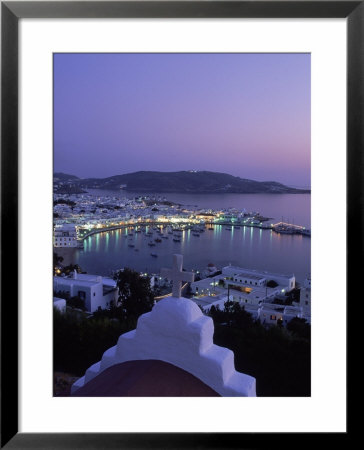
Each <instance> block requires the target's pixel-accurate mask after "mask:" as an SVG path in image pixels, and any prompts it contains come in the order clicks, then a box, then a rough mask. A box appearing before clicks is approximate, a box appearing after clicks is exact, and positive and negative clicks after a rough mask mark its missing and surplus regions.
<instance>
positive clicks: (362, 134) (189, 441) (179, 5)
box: [1, 0, 364, 449]
mask: <svg viewBox="0 0 364 450" xmlns="http://www.w3.org/2000/svg"><path fill="white" fill-rule="evenodd" d="M111 17H112V18H162V17H163V18H196V17H197V18H236V17H241V18H346V19H347V77H348V78H347V180H348V182H347V217H346V220H347V222H346V225H347V242H346V243H347V266H346V267H347V299H349V298H351V297H353V295H355V294H354V287H355V280H357V279H362V277H361V275H362V272H363V271H362V265H360V264H357V263H356V260H357V259H356V257H355V255H357V254H358V251H359V256H361V255H363V231H362V230H363V211H364V208H363V202H364V200H363V199H364V186H363V177H362V172H363V169H364V166H363V155H364V152H363V149H364V1H330V0H328V1H239V0H237V1H159V2H158V1H111V2H108V1H72V2H69V1H57V2H47V1H38V2H33V1H26V2H24V1H2V2H1V92H2V95H1V280H2V283H1V448H9V449H10V448H11V449H20V448H22V449H23V448H29V449H31V448H32V449H35V448H36V449H43V448H44V449H51V448H52V449H66V448H67V449H71V448H75V449H76V448H77V449H94V448H103V449H106V448H133V449H134V448H168V447H170V448H181V449H182V448H222V449H223V448H249V447H252V448H257V447H262V446H263V444H264V443H265V445H271V444H272V443H279V445H280V446H282V444H283V442H282V440H281V438H282V437H281V436H280V435H279V433H276V434H268V433H262V434H257V433H168V430H166V433H137V434H130V433H57V434H55V433H35V434H33V433H19V432H18V412H19V411H18V400H19V397H18V368H19V366H18V332H19V327H18V323H17V317H18V303H17V295H18V289H17V286H18V281H19V280H18V273H17V270H16V269H17V267H18V251H19V245H18V195H19V194H18V183H19V181H20V180H19V179H18V77H19V73H18V22H19V19H21V18H111ZM358 295H359V294H358ZM348 303H349V302H348V301H347V304H348ZM347 312H348V313H349V309H347ZM348 342H349V341H348ZM347 348H348V349H349V348H350V345H347ZM333 395H334V393H333ZM349 417H350V415H349V412H348V416H347V420H348V419H349ZM349 431H350V425H349V420H348V427H347V432H346V433H337V435H336V436H335V440H336V442H338V443H339V442H340V441H341V440H342V439H343V438H345V439H346V438H347V437H348V433H349ZM309 438H310V436H309V433H307V434H303V435H302V436H300V440H299V443H300V444H301V445H302V444H304V443H308V440H309ZM316 439H317V436H316ZM325 439H326V437H325ZM284 441H285V442H284V443H285V445H290V444H291V445H296V443H297V435H296V434H295V433H292V434H286V435H285V439H284ZM265 445H264V446H265Z"/></svg>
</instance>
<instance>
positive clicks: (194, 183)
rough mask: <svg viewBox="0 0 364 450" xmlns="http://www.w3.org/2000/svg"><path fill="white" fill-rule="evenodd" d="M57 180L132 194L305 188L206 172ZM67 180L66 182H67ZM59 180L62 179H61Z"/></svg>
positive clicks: (275, 191)
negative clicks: (130, 192) (125, 191)
mask: <svg viewBox="0 0 364 450" xmlns="http://www.w3.org/2000/svg"><path fill="white" fill-rule="evenodd" d="M54 176H55V177H57V178H58V179H59V180H60V181H68V182H71V183H72V184H77V185H79V187H80V188H89V189H110V190H119V189H125V190H127V191H133V192H146V193H147V192H163V193H167V192H179V193H188V194H207V193H213V194H217V193H238V194H259V193H272V194H302V193H309V192H310V190H308V189H296V188H292V187H289V186H285V185H284V184H281V183H277V182H275V181H254V180H249V179H245V178H240V177H235V176H233V175H229V174H227V173H220V172H208V171H180V172H153V171H139V172H133V173H127V174H123V175H115V176H112V177H107V178H85V179H80V178H78V177H76V176H74V175H66V174H63V173H55V174H54ZM67 177H68V180H67ZM61 178H62V179H61Z"/></svg>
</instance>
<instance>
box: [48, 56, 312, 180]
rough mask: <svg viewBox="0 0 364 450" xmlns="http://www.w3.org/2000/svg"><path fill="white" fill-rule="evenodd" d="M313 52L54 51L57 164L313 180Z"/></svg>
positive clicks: (79, 170) (110, 171) (88, 170)
mask: <svg viewBox="0 0 364 450" xmlns="http://www.w3.org/2000/svg"><path fill="white" fill-rule="evenodd" d="M310 79H311V73H310V55H309V54H55V55H54V170H55V171H56V172H65V173H68V174H72V175H77V176H79V177H81V178H86V177H108V176H112V175H118V174H122V173H128V172H135V171H138V170H160V171H177V170H191V169H196V170H210V171H216V172H226V173H229V174H232V175H236V176H240V177H242V178H250V179H254V180H258V181H279V182H281V183H284V184H288V185H292V186H298V187H306V186H310V141H311V134H310V133H311V129H310V123H311V113H310V107H311V99H310V97H311V93H310Z"/></svg>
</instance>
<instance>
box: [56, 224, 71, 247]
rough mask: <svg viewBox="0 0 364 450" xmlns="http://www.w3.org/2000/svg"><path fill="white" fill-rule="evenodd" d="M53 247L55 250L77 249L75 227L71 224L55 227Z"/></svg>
mask: <svg viewBox="0 0 364 450" xmlns="http://www.w3.org/2000/svg"><path fill="white" fill-rule="evenodd" d="M53 246H54V247H57V248H71V247H77V231H76V226H75V225H74V224H71V223H65V224H62V225H56V226H55V228H54V233H53Z"/></svg>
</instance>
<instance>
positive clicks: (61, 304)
mask: <svg viewBox="0 0 364 450" xmlns="http://www.w3.org/2000/svg"><path fill="white" fill-rule="evenodd" d="M53 306H54V307H55V308H56V309H58V311H60V312H61V313H64V312H66V300H65V299H64V298H58V297H53Z"/></svg>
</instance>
